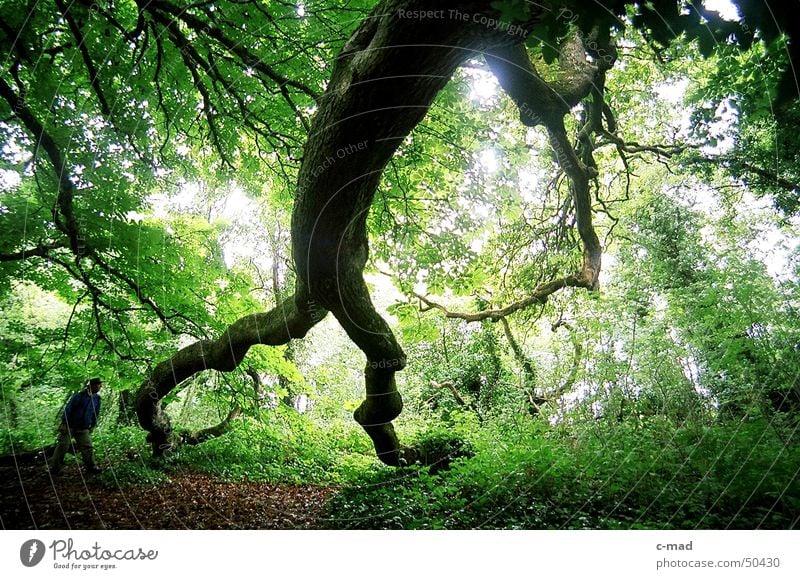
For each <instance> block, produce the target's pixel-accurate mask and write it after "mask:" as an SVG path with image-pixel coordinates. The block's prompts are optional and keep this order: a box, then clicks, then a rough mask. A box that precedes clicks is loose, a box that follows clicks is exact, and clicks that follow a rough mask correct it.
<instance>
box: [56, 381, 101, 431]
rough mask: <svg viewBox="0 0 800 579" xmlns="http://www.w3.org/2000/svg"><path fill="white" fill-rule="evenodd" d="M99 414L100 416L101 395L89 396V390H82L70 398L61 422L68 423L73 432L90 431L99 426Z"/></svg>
mask: <svg viewBox="0 0 800 579" xmlns="http://www.w3.org/2000/svg"><path fill="white" fill-rule="evenodd" d="M98 414H100V394H89V391H88V390H81V391H80V392H76V393H75V394H73V395H72V396H71V397H70V399H69V402H67V405H66V406H65V407H64V414H63V415H62V417H61V422H64V423H66V424H67V425H68V426H69V427H70V428H71V429H72V430H88V429H90V428H94V427H95V426H96V425H97V415H98Z"/></svg>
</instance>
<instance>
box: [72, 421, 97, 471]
mask: <svg viewBox="0 0 800 579" xmlns="http://www.w3.org/2000/svg"><path fill="white" fill-rule="evenodd" d="M73 434H74V436H75V442H76V443H77V450H79V451H80V453H81V457H82V458H83V465H84V466H85V467H86V470H87V471H89V472H95V471H97V470H99V469H98V468H97V467H96V466H95V464H94V448H93V447H92V437H91V435H90V434H89V431H88V430H76V431H75V432H74V433H73Z"/></svg>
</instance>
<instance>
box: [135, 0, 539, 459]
mask: <svg viewBox="0 0 800 579" xmlns="http://www.w3.org/2000/svg"><path fill="white" fill-rule="evenodd" d="M432 10H440V11H442V12H441V17H434V18H418V17H415V16H414V12H415V11H426V12H427V11H432ZM451 10H452V11H458V13H459V14H472V15H475V14H483V15H485V16H486V17H488V18H492V19H494V20H495V21H497V20H498V19H499V18H500V14H499V13H498V12H497V11H496V10H495V9H493V8H491V7H490V6H489V3H485V2H478V1H470V2H455V1H449V0H445V1H442V0H440V1H434V2H430V1H426V2H423V1H421V0H385V1H384V2H381V3H380V4H379V5H378V6H377V7H376V8H375V10H374V11H373V12H372V14H371V15H370V16H369V17H368V18H367V19H366V20H364V22H363V23H362V24H361V25H360V26H359V27H358V29H357V30H356V31H355V32H354V33H353V35H352V36H351V38H350V40H349V41H348V42H347V44H346V45H345V47H344V48H343V50H342V52H341V53H340V55H339V56H338V58H337V60H336V63H335V66H334V68H333V72H332V75H331V79H330V83H329V85H328V88H327V91H326V92H325V95H324V96H323V97H322V98H321V99H320V101H319V108H318V111H317V113H316V116H315V117H314V120H313V123H312V126H311V131H310V135H309V138H308V141H307V143H306V146H305V150H304V155H303V163H302V166H301V168H300V173H299V176H298V186H297V196H296V200H295V205H294V211H293V214H292V256H293V259H294V262H295V265H296V271H297V285H296V291H295V295H294V296H293V297H292V298H289V299H287V300H285V301H284V302H283V303H282V304H281V305H280V306H279V307H278V308H276V309H274V310H272V311H271V312H269V313H262V314H254V315H252V316H247V317H245V318H242V319H240V320H238V321H237V322H235V323H234V324H233V325H231V327H230V328H228V330H227V331H226V332H225V333H224V334H223V335H222V336H221V337H220V338H219V339H218V340H214V341H201V342H197V343H195V344H193V345H191V346H189V347H187V348H184V349H183V350H181V351H179V352H178V353H176V354H175V355H174V356H173V357H172V358H171V359H169V360H166V361H164V362H162V363H161V364H159V365H158V366H157V367H156V369H155V370H154V371H153V373H152V374H151V375H150V376H149V377H148V378H147V380H145V382H144V383H143V384H142V386H141V387H140V389H139V392H138V394H137V398H136V401H137V413H138V416H139V422H140V423H141V425H142V426H143V427H144V428H145V429H147V430H148V431H149V432H150V435H149V440H150V442H151V443H152V445H153V449H154V452H155V453H156V454H160V453H162V452H163V451H164V450H166V449H167V448H169V446H170V444H171V443H170V438H171V428H170V423H169V418H168V417H167V415H166V413H165V412H164V410H163V408H162V405H161V403H160V401H161V399H162V398H163V397H164V396H165V395H166V394H167V393H169V391H170V390H172V388H174V387H175V385H176V384H178V383H180V382H182V381H183V380H185V379H187V378H189V377H190V376H192V375H193V374H194V373H196V372H200V371H202V370H206V369H216V370H222V371H229V370H232V369H233V368H235V367H236V366H237V365H238V364H239V363H240V362H241V360H242V358H243V357H244V355H245V354H246V353H247V350H248V349H249V348H250V347H251V346H253V345H255V344H269V345H277V344H284V343H286V342H288V341H289V340H290V339H293V338H302V337H303V336H304V335H305V334H306V332H307V331H308V330H309V329H310V328H311V327H312V326H313V325H314V324H315V323H317V322H318V321H319V320H320V319H321V318H322V317H323V315H324V312H326V311H330V312H332V313H333V315H334V316H336V319H337V320H338V321H339V323H340V324H341V325H342V327H343V328H344V329H345V331H346V332H347V334H348V336H349V337H350V338H351V339H352V340H353V341H354V342H355V343H356V345H358V347H359V348H360V349H361V350H362V351H363V352H364V354H365V355H366V358H367V363H366V368H365V380H366V394H367V398H366V400H365V401H364V402H363V403H362V404H361V406H360V407H359V408H358V409H357V410H356V412H355V415H354V416H355V419H356V420H357V421H358V422H359V424H361V425H362V427H363V428H364V430H365V431H366V432H367V434H368V435H369V436H370V438H371V439H372V441H373V444H374V445H375V450H376V452H377V454H378V456H379V457H380V459H381V460H382V461H383V462H385V463H387V464H390V465H399V464H402V463H403V462H404V460H413V458H414V457H413V456H411V454H412V453H409V456H405V457H404V456H403V454H404V452H406V451H404V450H403V449H401V447H400V444H399V441H398V440H397V436H396V435H395V432H394V428H393V426H392V424H391V421H392V420H394V418H396V417H397V415H398V414H399V413H400V411H401V409H402V406H403V403H402V399H401V397H400V394H399V393H398V392H397V388H396V386H395V380H394V374H395V372H397V371H398V370H401V369H402V368H403V367H404V366H405V364H406V356H405V353H404V352H403V350H402V348H401V347H400V345H399V344H398V342H397V340H396V339H395V337H394V335H393V334H392V332H391V330H390V329H389V326H388V325H387V324H386V322H385V321H384V320H383V319H382V318H381V316H380V315H379V314H378V313H377V312H376V311H375V307H374V306H373V304H372V301H371V299H370V295H369V291H368V290H367V286H366V283H365V282H364V278H363V275H362V272H363V269H364V265H365V264H366V262H367V257H368V251H369V250H368V243H367V232H366V219H367V214H368V212H369V209H370V206H371V204H372V199H373V196H374V194H375V191H376V189H377V187H378V184H379V181H380V178H381V174H382V172H383V169H384V167H385V166H386V165H387V163H388V162H389V160H390V159H391V158H392V155H394V153H395V151H396V150H397V148H398V146H399V145H400V143H401V142H402V141H403V139H404V138H405V137H406V136H407V135H408V134H409V133H410V132H411V131H412V130H413V129H414V127H415V126H416V125H417V124H418V123H419V122H420V121H421V120H422V119H423V118H424V116H425V115H426V113H427V111H428V109H429V107H430V106H431V103H432V102H433V100H434V98H435V97H436V95H437V94H438V92H439V91H440V90H441V89H442V88H443V87H444V86H445V85H446V84H447V83H448V81H449V80H450V77H451V76H452V74H453V72H454V71H455V69H456V68H457V67H458V66H459V65H460V64H461V63H462V62H463V61H464V60H466V59H467V58H469V57H472V56H476V55H480V54H481V53H483V52H484V51H485V50H487V49H493V48H494V47H499V46H504V45H511V44H514V43H519V42H522V41H523V40H524V37H523V36H521V35H519V34H517V35H510V34H508V32H507V30H503V29H502V28H500V29H498V28H492V27H489V26H485V25H482V24H479V23H478V21H480V18H471V19H470V20H469V21H464V19H463V18H458V17H453V16H452V13H451V12H450V11H451ZM538 10H541V8H535V7H534V8H532V11H533V12H537V11H538ZM537 16H538V12H537Z"/></svg>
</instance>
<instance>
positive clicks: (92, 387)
mask: <svg viewBox="0 0 800 579" xmlns="http://www.w3.org/2000/svg"><path fill="white" fill-rule="evenodd" d="M102 386H103V379H102V378H92V379H91V380H89V385H88V388H89V392H91V393H92V394H96V393H97V392H99V391H100V388H102Z"/></svg>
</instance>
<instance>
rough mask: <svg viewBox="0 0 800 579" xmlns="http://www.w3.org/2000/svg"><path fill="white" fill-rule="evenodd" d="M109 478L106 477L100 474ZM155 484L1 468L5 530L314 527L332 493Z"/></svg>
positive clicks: (178, 479)
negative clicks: (114, 484) (115, 483)
mask: <svg viewBox="0 0 800 579" xmlns="http://www.w3.org/2000/svg"><path fill="white" fill-rule="evenodd" d="M102 476H103V477H104V479H105V480H106V481H107V480H108V478H107V477H108V475H107V474H106V475H102ZM169 477H170V482H168V483H164V484H159V485H157V486H154V485H149V486H143V487H126V488H123V489H119V488H111V489H109V488H108V483H107V482H106V484H105V485H104V484H101V481H100V480H99V479H97V478H93V477H85V476H83V475H82V473H81V471H80V470H79V469H78V467H77V466H75V465H72V466H69V467H67V468H65V469H64V472H63V474H61V475H60V476H58V477H51V476H50V475H49V473H48V472H47V471H46V470H45V468H44V465H43V464H41V463H34V464H26V465H19V467H16V466H14V467H9V466H3V467H0V525H2V527H3V528H4V529H75V530H77V529H311V528H319V527H320V526H321V522H320V518H321V516H322V508H323V505H324V503H325V501H326V500H327V498H328V497H330V496H331V494H333V493H334V492H335V490H334V489H332V488H327V487H316V486H292V485H276V484H261V483H229V482H222V481H219V480H217V479H215V478H214V477H212V476H209V475H205V474H198V473H191V472H181V473H170V475H169Z"/></svg>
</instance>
